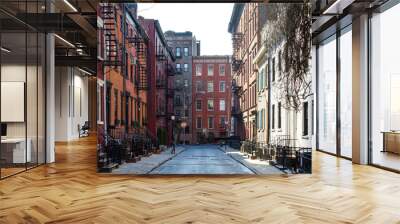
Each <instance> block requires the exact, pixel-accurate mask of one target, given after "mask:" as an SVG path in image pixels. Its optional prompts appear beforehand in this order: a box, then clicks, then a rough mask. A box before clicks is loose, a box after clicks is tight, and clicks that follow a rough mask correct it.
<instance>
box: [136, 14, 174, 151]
mask: <svg viewBox="0 0 400 224" xmlns="http://www.w3.org/2000/svg"><path fill="white" fill-rule="evenodd" d="M139 21H140V23H141V24H142V26H143V28H144V29H145V30H146V33H147V35H148V36H149V44H148V52H147V53H148V65H149V67H148V69H149V80H148V85H149V90H150V91H149V92H148V98H147V101H148V111H147V112H148V113H147V117H148V123H147V128H148V130H149V132H150V134H151V135H152V136H154V137H156V138H157V140H158V141H159V143H160V144H163V145H166V144H171V143H172V121H171V115H172V112H173V111H172V110H173V108H172V107H170V106H169V105H171V104H172V98H171V97H170V96H171V94H169V93H168V89H169V88H172V85H173V83H171V78H172V75H174V73H173V72H172V71H173V70H172V69H171V67H172V66H174V61H175V57H174V54H173V52H172V51H171V49H170V48H169V47H168V44H167V41H166V40H165V37H164V33H163V31H162V29H161V27H160V23H159V22H158V20H154V19H145V18H143V17H139Z"/></svg>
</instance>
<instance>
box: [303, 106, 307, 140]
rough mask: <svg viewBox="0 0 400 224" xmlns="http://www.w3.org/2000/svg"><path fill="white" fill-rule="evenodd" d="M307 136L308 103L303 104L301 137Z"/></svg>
mask: <svg viewBox="0 0 400 224" xmlns="http://www.w3.org/2000/svg"><path fill="white" fill-rule="evenodd" d="M307 135H308V102H304V103H303V136H307Z"/></svg>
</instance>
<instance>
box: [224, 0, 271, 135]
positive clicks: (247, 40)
mask: <svg viewBox="0 0 400 224" xmlns="http://www.w3.org/2000/svg"><path fill="white" fill-rule="evenodd" d="M265 13H266V6H265V4H263V3H248V4H244V3H236V4H235V5H234V8H233V11H232V16H231V19H230V22H229V27H228V31H229V32H230V33H231V34H232V43H233V56H232V71H233V75H232V78H233V83H232V84H233V92H234V95H233V99H232V101H233V102H234V107H233V108H232V109H233V111H232V112H233V115H234V116H233V117H234V119H233V126H234V132H235V135H239V136H240V137H241V138H242V139H249V140H253V139H255V138H256V136H257V129H256V113H257V106H256V105H257V95H256V92H257V86H256V80H257V69H256V65H255V64H254V63H253V60H254V58H255V57H256V55H257V53H258V50H259V48H260V47H261V41H260V39H261V38H260V35H261V34H260V31H261V29H262V27H263V24H264V23H265V20H266V16H265Z"/></svg>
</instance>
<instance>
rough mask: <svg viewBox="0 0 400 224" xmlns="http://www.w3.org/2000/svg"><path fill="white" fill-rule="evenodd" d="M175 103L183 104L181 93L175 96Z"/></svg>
mask: <svg viewBox="0 0 400 224" xmlns="http://www.w3.org/2000/svg"><path fill="white" fill-rule="evenodd" d="M175 105H176V106H181V105H182V101H181V96H180V95H176V96H175Z"/></svg>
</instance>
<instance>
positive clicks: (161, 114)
mask: <svg viewBox="0 0 400 224" xmlns="http://www.w3.org/2000/svg"><path fill="white" fill-rule="evenodd" d="M156 115H157V117H164V116H167V112H166V111H165V108H164V107H159V108H157V111H156Z"/></svg>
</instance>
